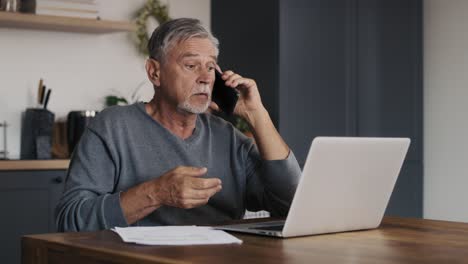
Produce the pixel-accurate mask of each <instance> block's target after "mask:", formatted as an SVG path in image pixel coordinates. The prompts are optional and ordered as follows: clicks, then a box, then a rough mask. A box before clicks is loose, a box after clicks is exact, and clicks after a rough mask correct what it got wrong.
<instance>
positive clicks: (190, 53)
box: [167, 37, 218, 62]
mask: <svg viewBox="0 0 468 264" xmlns="http://www.w3.org/2000/svg"><path fill="white" fill-rule="evenodd" d="M167 55H168V56H169V57H172V58H173V59H176V60H181V59H184V58H204V59H211V60H214V61H215V62H216V61H217V60H218V49H217V47H216V46H215V45H214V44H213V42H212V41H211V40H210V39H209V38H199V37H193V38H189V39H186V40H181V41H178V42H177V43H176V44H174V45H173V46H172V47H170V48H169V50H168V53H167Z"/></svg>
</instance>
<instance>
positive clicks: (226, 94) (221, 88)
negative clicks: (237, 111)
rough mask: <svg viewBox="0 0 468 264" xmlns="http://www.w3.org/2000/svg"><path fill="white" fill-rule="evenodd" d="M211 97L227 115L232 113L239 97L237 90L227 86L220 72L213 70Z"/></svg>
mask: <svg viewBox="0 0 468 264" xmlns="http://www.w3.org/2000/svg"><path fill="white" fill-rule="evenodd" d="M211 99H212V100H213V102H215V103H216V104H217V105H218V106H219V108H220V109H221V110H222V111H223V112H224V113H226V114H227V115H232V113H233V112H234V108H235V107H236V104H237V100H238V99H239V92H238V91H237V90H235V89H233V88H231V87H229V86H226V84H225V81H224V80H223V79H222V78H221V73H220V72H218V70H215V83H214V86H213V93H212V95H211Z"/></svg>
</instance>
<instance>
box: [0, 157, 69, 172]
mask: <svg viewBox="0 0 468 264" xmlns="http://www.w3.org/2000/svg"><path fill="white" fill-rule="evenodd" d="M69 163H70V160H68V159H52V160H0V171H12V170H66V169H68V164H69Z"/></svg>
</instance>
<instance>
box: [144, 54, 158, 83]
mask: <svg viewBox="0 0 468 264" xmlns="http://www.w3.org/2000/svg"><path fill="white" fill-rule="evenodd" d="M145 68H146V75H147V76H148V79H149V80H150V81H151V83H153V84H154V85H155V86H157V87H159V86H161V79H160V73H161V64H160V63H159V61H157V60H155V59H151V58H149V59H147V60H146V65H145Z"/></svg>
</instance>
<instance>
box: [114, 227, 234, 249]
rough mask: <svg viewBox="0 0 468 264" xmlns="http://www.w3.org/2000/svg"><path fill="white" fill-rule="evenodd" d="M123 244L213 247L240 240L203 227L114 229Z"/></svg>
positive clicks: (222, 232)
mask: <svg viewBox="0 0 468 264" xmlns="http://www.w3.org/2000/svg"><path fill="white" fill-rule="evenodd" d="M112 231H114V232H116V233H117V234H118V235H119V236H120V237H121V238H122V240H123V241H124V242H128V243H136V244H141V245H215V244H241V243H242V240H240V239H237V238H236V237H234V236H232V235H230V234H228V233H226V232H224V231H221V230H214V229H212V228H211V227H204V226H151V227H150V226H135V227H115V228H113V229H112Z"/></svg>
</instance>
